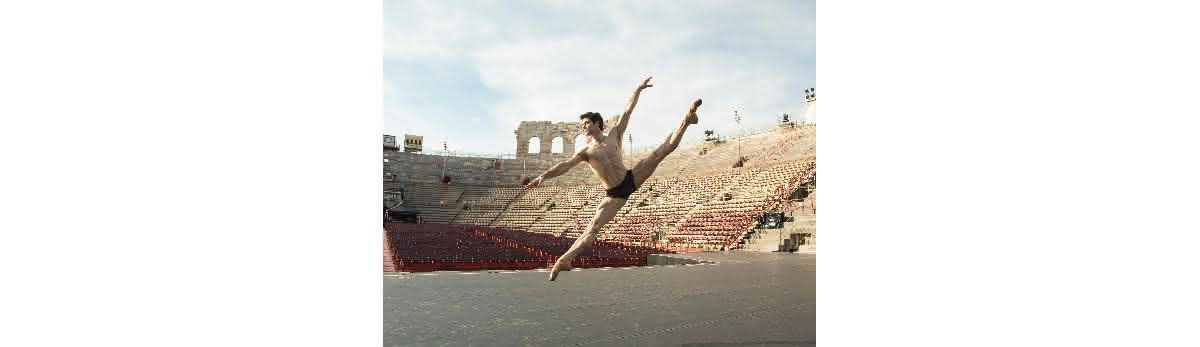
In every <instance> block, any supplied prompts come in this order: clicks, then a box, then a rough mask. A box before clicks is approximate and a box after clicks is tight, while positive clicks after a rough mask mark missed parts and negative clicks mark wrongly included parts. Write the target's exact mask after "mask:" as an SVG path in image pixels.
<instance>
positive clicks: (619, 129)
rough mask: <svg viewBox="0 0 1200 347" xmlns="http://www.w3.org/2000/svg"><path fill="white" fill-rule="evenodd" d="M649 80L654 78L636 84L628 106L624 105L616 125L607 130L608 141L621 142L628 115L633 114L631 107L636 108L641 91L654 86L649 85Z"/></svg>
mask: <svg viewBox="0 0 1200 347" xmlns="http://www.w3.org/2000/svg"><path fill="white" fill-rule="evenodd" d="M651 78H654V77H653V76H651V77H646V79H645V80H644V81H642V83H641V84H638V86H637V88H636V89H634V90H633V96H631V97H629V104H627V105H625V112H624V113H621V114H620V115H618V118H617V121H616V123H617V124H614V125H613V126H612V128H611V129H609V130H608V137H609V138H610V139H616V140H617V141H621V136H622V135H625V127H626V126H628V125H629V115H631V114H633V107H634V106H637V101H638V96H639V95H641V94H642V89H646V88H650V87H653V86H654V85H653V84H650V79H651Z"/></svg>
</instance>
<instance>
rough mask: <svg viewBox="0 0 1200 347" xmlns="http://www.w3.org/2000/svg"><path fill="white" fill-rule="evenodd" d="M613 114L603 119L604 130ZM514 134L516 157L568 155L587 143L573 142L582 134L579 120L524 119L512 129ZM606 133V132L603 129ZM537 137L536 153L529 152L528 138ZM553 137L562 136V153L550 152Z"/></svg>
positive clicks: (610, 121)
mask: <svg viewBox="0 0 1200 347" xmlns="http://www.w3.org/2000/svg"><path fill="white" fill-rule="evenodd" d="M613 118H616V117H615V116H613V117H609V118H606V119H604V125H605V130H608V127H609V126H611V125H612V124H613V123H612V122H613ZM513 133H514V134H516V136H517V137H516V140H517V157H526V156H538V155H542V156H544V155H553V156H560V155H561V156H570V155H571V154H574V153H575V150H576V149H578V148H581V147H583V146H585V145H587V142H586V141H587V140H586V139H585V140H582V141H584V142H581V143H575V138H576V137H578V136H579V135H582V134H583V130H582V128H580V125H579V121H569V122H551V121H548V120H547V121H524V122H521V124H520V125H519V126H517V130H515V131H513ZM605 133H606V134H607V133H608V132H607V131H605ZM535 137H536V138H538V142H539V144H538V147H539V148H538V149H537V151H536V152H537V153H529V140H530V139H532V138H535ZM554 138H562V142H563V148H562V153H551V151H550V148H551V145H552V144H553V143H554Z"/></svg>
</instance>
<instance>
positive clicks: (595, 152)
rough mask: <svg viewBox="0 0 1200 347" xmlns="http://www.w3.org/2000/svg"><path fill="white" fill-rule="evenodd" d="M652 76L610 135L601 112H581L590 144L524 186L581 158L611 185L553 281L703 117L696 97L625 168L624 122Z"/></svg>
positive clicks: (564, 169)
mask: <svg viewBox="0 0 1200 347" xmlns="http://www.w3.org/2000/svg"><path fill="white" fill-rule="evenodd" d="M650 78H652V77H647V78H646V80H644V81H642V83H641V84H638V86H637V88H636V89H635V90H634V91H633V96H632V97H630V98H629V104H628V105H626V106H625V112H624V113H622V114H620V115H619V116H618V118H617V120H616V123H617V124H615V125H613V126H612V128H611V129H609V131H608V135H607V136H605V135H604V133H602V132H601V131H602V130H604V118H601V117H600V114H599V113H595V112H588V113H584V114H582V115H580V116H579V119H581V120H582V122H581V123H582V124H581V127H582V128H583V132H584V134H585V135H587V138H588V144H587V147H586V148H584V149H583V150H580V151H579V152H577V153H575V156H573V157H571V159H568V160H567V161H564V162H561V163H558V164H555V165H554V166H552V167H550V169H549V170H546V172H545V173H543V174H542V175H541V176H538V177H537V178H534V179H533V180H531V181H530V182H529V184H527V185H526V186H525V187H526V188H533V187H537V186H538V184H540V183H541V182H542V180H545V179H548V178H552V177H555V176H558V175H562V174H564V173H566V172H567V171H568V170H570V169H571V168H572V167H575V165H578V164H579V163H580V162H587V163H588V165H589V166H591V167H592V171H594V172H595V173H596V177H599V178H600V182H601V183H603V184H604V186H605V187H608V190H607V191H606V194H605V195H606V197H605V198H604V201H601V202H600V205H599V206H598V207H597V208H596V216H595V217H593V218H592V222H591V224H589V225H588V227H587V229H586V230H584V233H583V235H580V236H579V239H577V240H575V244H573V245H571V248H570V249H568V250H567V252H566V253H563V255H562V256H561V257H559V258H558V261H556V262H555V263H554V267H553V268H551V269H550V280H551V281H553V280H554V279H555V278H556V277H558V272H559V271H566V270H570V269H571V260H572V259H575V257H576V256H578V255H579V253H582V252H583V250H584V248H586V247H588V246H589V245H591V244H592V242H593V241H595V240H596V236H599V234H600V227H602V226H604V224H605V223H608V221H609V220H611V219H612V218H613V216H615V215H616V214H617V211H618V210H620V209H621V206H624V205H625V200H626V199H629V195H631V194H633V191H634V190H637V187H640V186H641V185H642V183H643V182H645V181H646V179H648V178H650V175H651V174H654V169H655V168H657V167H658V164H659V163H661V162H662V160H663V158H666V157H667V154H671V152H672V151H674V150H675V148H676V147H679V141H680V140H682V139H683V132H684V131H685V130H687V127H688V125H691V124H696V123H698V122H699V121H700V118H699V117H697V116H696V108H698V107H700V103H701V100H700V99H696V101H693V102H692V105H691V107H690V108H689V109H688V111H687V114H685V115H684V116H683V120H682V121H680V122H679V128H677V129H675V131H674V132H672V133H671V135H670V136H669V137H667V141H666V142H664V143H663V144H662V145H661V146H659V147H658V149H655V150H654V152H653V153H651V154H650V156H648V157H646V158H645V159H642V161H639V162H638V163H637V164H635V165H634V166H633V169H632V170H629V169H626V168H625V164H624V160H622V158H621V157H622V156H621V136H622V135H624V134H625V126H627V125H629V115H630V114H632V113H633V107H634V106H636V105H637V100H638V95H640V94H641V93H642V90H643V89H646V88H650V87H653V86H654V85H651V84H649V83H650Z"/></svg>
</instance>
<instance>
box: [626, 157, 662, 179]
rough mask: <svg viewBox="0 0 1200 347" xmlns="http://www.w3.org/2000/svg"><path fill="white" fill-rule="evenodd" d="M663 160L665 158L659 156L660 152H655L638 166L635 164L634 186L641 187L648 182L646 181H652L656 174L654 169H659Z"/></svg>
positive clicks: (638, 163)
mask: <svg viewBox="0 0 1200 347" xmlns="http://www.w3.org/2000/svg"><path fill="white" fill-rule="evenodd" d="M662 160H663V156H662V155H659V154H658V152H657V151H655V152H654V153H651V154H650V156H647V157H646V158H645V159H642V160H641V161H639V162H637V164H634V165H633V185H635V186H637V187H641V186H642V183H643V182H646V180H648V179H650V176H651V175H653V174H654V169H657V168H658V164H659V163H661V162H662Z"/></svg>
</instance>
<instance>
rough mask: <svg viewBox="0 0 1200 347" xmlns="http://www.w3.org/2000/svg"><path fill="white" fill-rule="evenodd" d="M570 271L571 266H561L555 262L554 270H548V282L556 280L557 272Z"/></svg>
mask: <svg viewBox="0 0 1200 347" xmlns="http://www.w3.org/2000/svg"><path fill="white" fill-rule="evenodd" d="M571 269H573V268H572V267H571V264H566V265H563V264H562V263H558V262H555V263H554V268H551V269H550V280H551V281H553V280H554V279H555V278H557V277H558V272H559V271H571Z"/></svg>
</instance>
